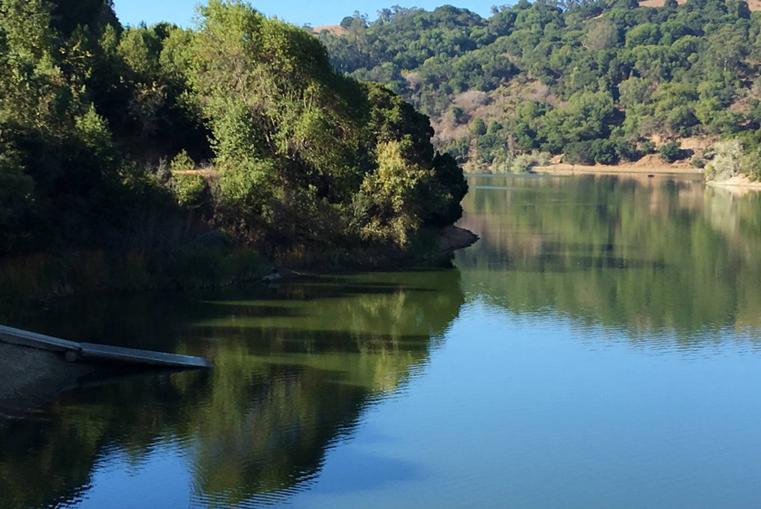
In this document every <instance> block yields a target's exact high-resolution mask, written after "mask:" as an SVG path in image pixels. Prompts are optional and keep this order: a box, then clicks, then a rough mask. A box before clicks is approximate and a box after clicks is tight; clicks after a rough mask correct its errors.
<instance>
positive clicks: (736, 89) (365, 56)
mask: <svg viewBox="0 0 761 509" xmlns="http://www.w3.org/2000/svg"><path fill="white" fill-rule="evenodd" d="M645 1H646V2H658V4H657V8H653V7H641V6H640V5H639V4H638V2H637V0H618V1H610V0H592V1H582V2H566V3H564V4H563V5H562V6H561V5H559V4H556V3H553V2H551V1H546V0H545V1H541V2H535V3H533V4H532V3H529V2H528V1H526V0H522V1H520V2H518V3H517V4H516V5H514V6H512V7H501V8H498V9H495V10H494V12H493V14H492V16H491V17H489V18H484V17H482V16H479V15H478V14H476V13H473V12H471V11H469V10H466V9H459V8H455V7H451V6H444V7H440V8H438V9H436V10H434V11H425V10H421V9H403V8H398V7H397V8H394V9H387V10H384V11H382V12H381V13H380V16H379V18H378V20H377V21H374V22H372V23H368V22H367V21H366V19H364V18H362V17H358V16H355V17H353V18H345V19H344V20H343V21H342V23H341V28H342V29H343V30H341V31H337V30H325V31H322V32H321V33H320V35H319V36H318V37H319V38H320V40H321V41H322V42H323V43H324V44H325V45H326V47H327V48H328V50H329V52H330V54H331V58H332V61H333V64H334V66H335V67H336V68H337V69H338V70H340V71H343V72H346V73H349V74H351V75H353V76H355V77H357V78H360V79H364V80H371V81H377V82H381V83H384V84H386V85H387V86H388V87H390V88H391V89H393V90H395V91H397V92H398V93H401V94H402V95H404V96H405V97H406V98H408V99H409V100H411V101H412V102H413V103H414V104H415V105H416V106H418V107H419V108H420V109H421V110H422V111H424V112H425V113H427V114H428V115H429V116H430V117H431V118H432V121H433V124H434V127H435V129H436V143H437V145H438V147H439V148H442V149H445V150H447V151H449V152H450V153H452V154H453V155H455V157H457V159H458V160H459V161H460V162H461V163H463V164H464V165H465V166H466V168H468V169H470V170H479V171H483V170H491V171H509V170H515V169H521V168H525V167H526V166H527V165H531V164H534V163H535V162H536V161H535V160H539V159H547V158H548V157H550V156H557V155H561V154H562V155H563V160H564V161H566V162H573V163H585V164H590V163H601V164H615V163H617V162H619V161H632V160H638V159H640V158H642V157H644V156H645V155H648V154H652V153H659V154H660V155H661V157H662V159H663V160H665V161H668V162H671V161H674V160H690V159H693V163H694V165H696V166H699V167H702V166H704V165H707V166H708V168H709V173H716V172H717V171H718V169H717V163H716V162H715V161H712V159H713V158H714V155H715V154H716V153H717V152H718V153H719V159H718V161H722V163H721V167H722V168H725V167H728V168H731V171H730V173H732V174H734V173H737V172H740V171H742V172H744V173H748V174H751V175H761V164H759V163H758V161H759V160H761V157H759V152H758V147H759V146H760V145H761V143H759V142H761V133H760V132H759V131H758V130H759V127H760V126H761V80H760V79H759V63H761V38H760V34H761V13H755V12H753V10H755V9H757V8H761V0H753V4H752V5H749V4H748V3H747V2H745V1H741V0H690V1H689V2H687V3H684V4H683V5H678V4H677V2H676V1H675V0H645ZM648 5H655V4H648ZM688 139H689V140H692V141H690V142H687V141H685V140H688ZM695 140H698V141H697V142H696V141H695ZM716 140H720V142H719V144H718V145H716V146H715V147H710V148H709V149H707V150H706V149H705V146H706V145H712V142H713V141H716ZM717 149H718V150H717ZM529 154H534V155H533V156H529ZM544 154H546V155H544ZM725 156H726V157H728V158H729V159H730V160H731V161H732V162H731V164H727V163H726V161H725V159H722V158H724V157H725ZM719 169H720V168H719ZM719 173H720V172H719Z"/></svg>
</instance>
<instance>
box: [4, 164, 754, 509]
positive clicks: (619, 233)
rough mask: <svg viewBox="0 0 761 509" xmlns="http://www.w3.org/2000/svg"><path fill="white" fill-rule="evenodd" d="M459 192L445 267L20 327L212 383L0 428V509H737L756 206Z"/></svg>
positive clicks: (66, 306) (516, 181) (663, 185)
mask: <svg viewBox="0 0 761 509" xmlns="http://www.w3.org/2000/svg"><path fill="white" fill-rule="evenodd" d="M471 184H472V191H471V194H470V195H469V197H468V198H467V199H466V207H465V208H466V217H465V218H464V219H463V224H464V225H465V226H466V227H468V228H470V229H472V230H474V231H476V232H477V233H479V234H481V235H482V237H483V239H482V241H481V242H480V243H479V244H478V245H477V246H475V247H473V248H471V249H469V250H467V251H465V252H462V253H460V254H458V256H457V258H456V261H455V263H456V268H455V269H452V270H441V271H428V272H407V273H383V274H360V275H351V276H340V277H324V278H319V279H314V280H310V281H306V282H302V283H299V284H295V285H285V286H281V287H279V288H274V289H269V290H267V289H262V290H257V291H249V292H243V293H239V294H236V295H232V294H217V295H214V294H210V295H201V296H186V297H183V298H178V297H172V296H168V295H151V296H137V297H130V298H120V299H117V298H113V299H105V298H102V297H100V298H92V299H84V300H76V301H67V302H61V303H57V304H56V305H54V306H52V307H50V308H48V309H45V310H39V311H37V312H35V313H33V314H27V315H25V316H22V315H18V316H16V317H15V318H14V320H13V321H14V323H15V324H17V325H23V326H28V327H31V328H35V329H37V330H42V331H46V332H51V333H55V334H58V335H61V336H65V337H71V338H75V339H80V340H91V341H102V342H111V343H115V344H124V345H131V346H138V347H147V348H157V349H162V350H170V351H176V352H181V353H190V354H199V355H206V356H208V357H210V358H211V359H213V361H214V363H215V369H214V370H213V371H211V372H210V373H206V374H204V373H182V374H172V375H161V376H151V375H142V376H135V377H131V378H127V379H123V380H120V381H117V382H112V383H104V384H95V385H92V386H88V387H85V388H83V389H80V390H77V391H73V392H68V393H65V394H64V395H62V396H61V397H60V398H59V399H58V400H57V401H55V402H54V403H52V404H51V405H50V406H47V407H44V408H42V409H40V410H38V411H37V412H35V413H33V414H32V415H30V416H29V417H28V418H25V419H20V420H10V421H0V507H2V508H6V507H7V508H25V507H45V506H56V505H58V506H63V507H92V508H111V507H115V508H121V507H125V508H131V507H139V508H145V507H157V508H164V507H231V506H232V507H235V506H240V507H256V506H273V505H274V506H289V507H306V508H311V507H325V508H336V507H339V508H340V507H346V508H355V507H363V508H364V507H371V508H372V507H378V508H386V507H394V508H404V507H410V508H413V507H436V508H446V507H520V508H557V507H565V508H614V507H615V508H629V507H630V508H643V507H647V508H674V507H690V508H702V507H704V508H716V507H721V508H749V507H758V505H759V503H761V195H754V194H748V195H746V196H739V195H736V194H732V193H729V192H726V191H720V190H713V189H706V188H704V187H703V186H702V184H700V183H694V182H688V181H669V180H666V179H621V180H618V179H615V178H593V177H575V178H553V177H544V178H525V177H524V178H517V177H516V178H485V177H484V178H477V179H472V181H471Z"/></svg>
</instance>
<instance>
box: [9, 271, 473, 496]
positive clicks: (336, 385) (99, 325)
mask: <svg viewBox="0 0 761 509" xmlns="http://www.w3.org/2000/svg"><path fill="white" fill-rule="evenodd" d="M257 297H258V298H251V296H250V295H241V296H235V295H217V296H214V295H212V296H208V295H207V296H199V297H197V298H186V299H182V300H179V301H176V300H172V299H170V298H168V297H167V296H160V295H159V296H154V297H153V298H145V297H142V298H132V299H126V300H120V301H117V300H108V299H102V298H100V299H92V300H79V301H71V302H69V303H63V304H61V305H60V306H57V307H56V308H55V309H51V310H49V312H47V313H44V316H40V317H32V316H27V317H23V318H21V319H19V321H18V322H17V323H18V324H20V325H30V324H31V323H34V324H35V325H36V329H38V330H43V331H47V332H53V331H56V332H57V333H59V334H62V335H67V336H70V337H75V338H78V339H90V340H91V339H95V338H105V337H108V338H109V339H110V340H111V341H113V342H117V343H118V342H123V341H124V340H125V339H127V338H132V339H134V338H139V341H137V344H138V345H136V346H141V347H161V348H163V349H168V350H172V351H180V352H186V353H192V354H203V355H207V356H209V357H210V358H212V360H213V362H214V365H215V368H214V369H213V370H212V371H211V372H210V373H208V374H204V373H180V374H173V375H164V376H150V377H140V378H137V379H129V380H124V381H121V382H119V383H115V384H111V385H107V386H100V387H91V388H87V389H84V390H80V391H77V392H73V393H67V394H66V395H65V396H63V397H62V398H61V399H60V401H59V402H57V403H56V404H55V405H54V406H53V407H52V408H50V409H49V410H48V411H46V412H44V413H41V414H39V415H38V416H37V418H33V419H25V420H16V421H13V420H11V421H4V422H2V423H1V424H0V493H3V497H1V498H0V506H1V507H41V506H47V505H56V504H64V505H65V504H67V503H74V504H76V503H77V502H81V500H82V499H83V497H84V498H85V499H86V497H87V493H88V490H89V489H90V488H91V486H90V485H91V483H92V482H93V475H95V472H96V471H98V470H99V465H101V466H102V465H103V464H106V463H108V462H109V461H113V460H114V458H117V457H121V456H126V457H127V458H128V459H129V462H128V463H130V464H133V465H140V464H145V463H146V462H149V461H150V457H151V454H152V451H153V450H155V449H157V448H158V449H161V450H166V454H169V451H172V450H174V449H173V448H176V449H179V451H181V453H180V455H181V456H183V457H185V458H186V461H187V462H188V463H190V465H188V466H187V467H185V468H187V469H188V470H190V471H191V472H192V481H191V482H192V486H186V487H185V490H178V493H177V495H178V496H182V495H183V493H184V491H189V492H190V493H188V494H187V496H188V497H190V498H188V499H185V500H183V499H180V502H179V503H182V504H185V505H187V504H188V503H198V504H201V505H216V506H229V505H237V504H242V503H244V502H252V501H254V500H256V499H257V498H256V497H262V496H266V495H267V494H285V493H288V492H289V491H290V490H292V489H294V488H296V487H298V486H299V485H300V484H302V483H304V482H306V481H308V480H309V479H311V478H313V477H314V475H315V474H316V473H317V472H318V470H319V468H320V465H321V462H322V459H323V456H324V454H325V451H326V449H327V448H329V447H330V444H331V443H334V442H335V441H337V440H341V439H342V437H345V436H347V435H348V434H350V432H351V429H352V427H353V426H354V425H355V423H356V421H357V419H358V417H359V416H360V414H361V412H362V410H363V408H365V407H366V406H367V405H368V404H370V403H371V402H372V401H373V400H374V398H377V397H378V396H381V395H384V394H389V393H391V392H393V391H398V390H400V388H401V387H403V385H404V383H405V381H406V380H407V378H408V377H409V376H410V374H411V373H414V372H415V371H416V369H418V368H419V366H420V365H421V363H424V362H425V361H426V359H427V357H428V355H429V352H430V351H431V349H432V348H434V347H435V346H436V344H437V341H439V340H440V338H441V336H442V334H443V333H444V331H445V330H446V328H447V327H448V325H449V324H450V322H451V321H452V320H453V319H454V318H455V317H456V316H457V314H458V311H459V309H460V306H461V305H462V304H463V302H464V297H463V293H462V291H461V290H460V281H459V273H458V272H457V271H446V272H428V273H426V272H420V273H405V274H378V275H367V276H346V277H339V278H320V279H316V280H314V281H311V282H308V283H304V284H299V285H295V286H286V287H283V288H281V289H277V290H273V291H266V290H263V291H262V292H261V294H260V295H258V296H257ZM71 316H77V317H81V320H78V321H73V320H71V319H69V317H71ZM131 344H133V345H134V344H135V342H134V341H133V342H132V343H131ZM132 496H134V494H132ZM193 500H195V502H192V501H193ZM133 502H134V500H133ZM175 502H177V500H175ZM131 503H132V502H130V503H129V504H128V505H131Z"/></svg>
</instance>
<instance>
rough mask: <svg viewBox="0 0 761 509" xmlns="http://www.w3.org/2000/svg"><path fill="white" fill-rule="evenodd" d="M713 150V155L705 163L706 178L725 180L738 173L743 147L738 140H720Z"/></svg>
mask: <svg viewBox="0 0 761 509" xmlns="http://www.w3.org/2000/svg"><path fill="white" fill-rule="evenodd" d="M713 150H714V152H715V155H714V157H713V159H712V160H711V162H709V163H708V164H707V165H706V172H705V174H706V180H717V181H721V180H727V179H730V178H732V177H734V176H736V175H738V174H739V173H740V170H741V162H742V159H743V148H742V144H741V143H740V142H739V141H738V140H729V141H721V142H719V143H716V144H715V145H714V146H713Z"/></svg>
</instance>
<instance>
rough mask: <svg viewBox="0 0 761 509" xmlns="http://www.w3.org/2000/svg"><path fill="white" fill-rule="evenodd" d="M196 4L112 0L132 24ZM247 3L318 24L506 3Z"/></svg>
mask: <svg viewBox="0 0 761 509" xmlns="http://www.w3.org/2000/svg"><path fill="white" fill-rule="evenodd" d="M198 3H199V0H114V4H115V6H116V13H117V14H118V15H119V19H120V20H121V21H122V23H123V24H129V25H136V24H138V23H140V22H141V21H145V22H146V23H149V24H150V23H155V22H157V21H171V22H174V23H177V24H181V25H187V24H189V23H191V21H192V19H193V15H194V12H195V6H196V5H197V4H198ZM250 3H251V4H252V5H253V6H254V7H256V8H257V9H258V10H260V11H261V12H263V13H265V14H267V15H269V16H277V17H279V18H281V19H284V20H287V21H290V22H292V23H295V24H297V25H304V24H306V23H309V24H311V25H313V26H318V25H332V24H336V23H338V22H340V21H341V18H343V17H344V16H348V15H350V14H351V13H353V12H354V11H355V10H358V11H360V12H362V13H366V14H369V15H370V16H371V17H374V16H375V13H376V12H377V11H378V10H379V9H382V8H384V7H390V6H392V5H402V6H404V7H423V8H426V9H432V8H434V7H436V6H438V5H442V4H446V3H451V4H454V5H457V6H458V7H467V8H468V9H471V10H473V11H476V12H478V13H480V14H482V15H486V14H488V13H489V9H490V7H491V6H492V5H494V4H505V3H508V2H507V1H506V0H502V1H500V0H449V1H447V0H416V1H404V0H370V1H367V0H252V1H251V2H250Z"/></svg>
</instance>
